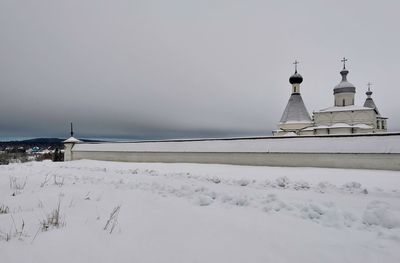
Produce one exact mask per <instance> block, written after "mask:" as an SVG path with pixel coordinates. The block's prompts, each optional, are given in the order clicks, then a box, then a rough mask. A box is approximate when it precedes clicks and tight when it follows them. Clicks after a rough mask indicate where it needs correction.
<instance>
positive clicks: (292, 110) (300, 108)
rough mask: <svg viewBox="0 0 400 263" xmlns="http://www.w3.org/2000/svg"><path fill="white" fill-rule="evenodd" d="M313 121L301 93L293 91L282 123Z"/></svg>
mask: <svg viewBox="0 0 400 263" xmlns="http://www.w3.org/2000/svg"><path fill="white" fill-rule="evenodd" d="M297 122H298V123H305V122H306V123H308V122H310V123H311V118H310V115H309V114H308V111H307V109H306V106H305V105H304V102H303V99H302V98H301V95H300V94H299V93H293V94H292V95H291V96H290V98H289V101H288V103H287V105H286V108H285V111H284V112H283V114H282V118H281V121H280V123H297Z"/></svg>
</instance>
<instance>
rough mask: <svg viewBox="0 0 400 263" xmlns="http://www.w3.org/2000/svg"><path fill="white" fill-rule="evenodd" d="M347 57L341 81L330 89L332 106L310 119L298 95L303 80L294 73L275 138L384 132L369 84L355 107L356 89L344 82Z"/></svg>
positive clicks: (290, 79) (341, 72)
mask: <svg viewBox="0 0 400 263" xmlns="http://www.w3.org/2000/svg"><path fill="white" fill-rule="evenodd" d="M346 61H347V59H346V58H343V60H342V62H343V69H342V70H341V71H340V75H341V76H342V80H341V82H340V83H339V84H337V85H336V86H335V87H334V89H333V95H334V105H333V106H332V107H329V108H325V109H322V110H319V111H315V112H313V115H312V117H310V115H309V113H308V111H307V108H306V106H305V104H304V102H303V99H302V97H301V94H300V84H301V83H302V82H303V77H302V76H301V75H300V74H299V73H298V72H297V64H298V62H297V61H295V63H294V64H295V73H294V74H293V75H292V76H291V77H290V78H289V82H290V84H292V94H291V95H290V98H289V101H288V103H287V105H286V108H285V110H284V112H283V114H282V117H281V120H280V122H279V124H278V129H277V130H274V131H273V132H272V133H273V135H274V136H297V135H311V136H312V135H327V134H359V133H382V132H387V118H385V117H383V116H381V114H380V112H379V110H378V108H377V107H376V105H375V102H374V100H373V99H372V97H371V95H372V91H371V89H370V84H369V85H368V91H367V92H366V95H367V98H366V100H365V102H364V105H363V106H357V105H354V97H355V94H356V87H355V86H354V85H353V84H351V83H350V82H349V81H348V80H347V75H348V74H349V71H348V70H347V69H346V64H345V63H346Z"/></svg>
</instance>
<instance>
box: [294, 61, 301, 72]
mask: <svg viewBox="0 0 400 263" xmlns="http://www.w3.org/2000/svg"><path fill="white" fill-rule="evenodd" d="M293 64H294V71H295V72H296V73H297V64H300V62H298V61H297V60H295V61H294V62H293Z"/></svg>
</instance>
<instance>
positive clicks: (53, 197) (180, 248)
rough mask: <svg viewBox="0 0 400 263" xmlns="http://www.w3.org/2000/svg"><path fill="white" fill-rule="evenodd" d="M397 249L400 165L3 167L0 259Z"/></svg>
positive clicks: (184, 257)
mask: <svg viewBox="0 0 400 263" xmlns="http://www.w3.org/2000/svg"><path fill="white" fill-rule="evenodd" d="M58 204H60V206H59V207H60V210H59V212H60V213H59V215H60V216H59V217H56V218H58V219H59V221H58V222H54V220H53V221H51V222H50V221H49V218H51V216H49V215H51V214H52V213H53V211H54V209H57V207H58ZM118 207H120V209H119V210H118V209H117V210H115V214H114V216H113V217H112V216H110V214H111V213H112V211H113V210H114V209H115V208H118ZM54 218H55V217H54V213H53V217H52V219H54ZM107 223H108V224H107ZM57 224H58V226H57ZM399 248H400V172H393V171H372V170H342V169H321V168H280V167H251V166H230V165H209V164H154V163H152V164H146V163H140V164H139V163H117V162H100V161H87V160H82V161H73V162H66V163H51V162H33V163H25V164H12V165H8V166H0V262H7V263H8V262H56V263H64V262H66V263H67V262H68V263H69V262H96V263H100V262H174V263H176V262H229V263H232V262H400V249H399Z"/></svg>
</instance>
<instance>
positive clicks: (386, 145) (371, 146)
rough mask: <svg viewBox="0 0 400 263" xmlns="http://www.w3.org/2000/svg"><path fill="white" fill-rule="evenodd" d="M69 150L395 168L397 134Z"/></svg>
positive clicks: (110, 155) (88, 155)
mask: <svg viewBox="0 0 400 263" xmlns="http://www.w3.org/2000/svg"><path fill="white" fill-rule="evenodd" d="M66 156H67V155H66ZM70 156H71V160H79V159H94V160H108V161H129V162H183V163H187V162H190V163H222V164H240V165H274V166H309V167H334V168H359V169H361V168H363V169H387V170H400V134H385V135H366V136H365V135H364V136H362V135H358V136H321V137H292V138H282V137H267V138H247V139H231V140H192V141H188V140H184V141H158V142H125V143H82V144H75V145H74V146H73V147H72V150H71V153H70ZM66 160H68V159H66Z"/></svg>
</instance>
